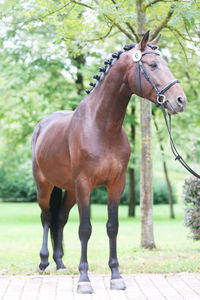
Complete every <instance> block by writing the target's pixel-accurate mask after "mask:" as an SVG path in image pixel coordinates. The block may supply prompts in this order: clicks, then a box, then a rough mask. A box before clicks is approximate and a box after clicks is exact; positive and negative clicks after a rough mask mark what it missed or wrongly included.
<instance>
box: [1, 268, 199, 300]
mask: <svg viewBox="0 0 200 300" xmlns="http://www.w3.org/2000/svg"><path fill="white" fill-rule="evenodd" d="M123 278H124V280H125V282H126V285H127V289H126V290H125V291H111V290H110V289H109V280H110V276H108V275H90V279H91V283H92V286H93V288H94V293H93V294H92V295H80V294H77V293H76V284H77V281H78V276H70V275H38V276H0V300H79V299H86V300H87V299H88V300H90V299H91V300H107V299H108V300H114V299H115V300H131V299H133V300H145V299H148V300H162V299H167V300H179V299H186V300H196V299H199V300H200V273H180V274H134V275H123Z"/></svg>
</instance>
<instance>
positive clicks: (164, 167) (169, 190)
mask: <svg viewBox="0 0 200 300" xmlns="http://www.w3.org/2000/svg"><path fill="white" fill-rule="evenodd" d="M153 116H154V118H153V120H154V125H155V128H156V132H157V135H158V141H159V145H160V152H161V156H162V161H163V170H164V175H165V180H166V183H167V192H168V201H169V211H170V218H171V219H174V218H175V214H174V206H173V199H172V187H171V183H170V180H169V176H168V170H167V164H166V161H165V157H164V147H163V145H162V140H161V138H160V136H159V132H158V124H157V122H156V119H155V115H154V113H153Z"/></svg>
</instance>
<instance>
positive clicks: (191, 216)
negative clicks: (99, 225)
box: [183, 177, 200, 240]
mask: <svg viewBox="0 0 200 300" xmlns="http://www.w3.org/2000/svg"><path fill="white" fill-rule="evenodd" d="M183 194H184V204H185V206H186V207H185V217H184V221H185V226H186V227H189V229H190V235H189V236H190V237H191V238H193V239H194V240H200V179H197V178H195V177H191V178H189V179H186V180H185V184H184V186H183Z"/></svg>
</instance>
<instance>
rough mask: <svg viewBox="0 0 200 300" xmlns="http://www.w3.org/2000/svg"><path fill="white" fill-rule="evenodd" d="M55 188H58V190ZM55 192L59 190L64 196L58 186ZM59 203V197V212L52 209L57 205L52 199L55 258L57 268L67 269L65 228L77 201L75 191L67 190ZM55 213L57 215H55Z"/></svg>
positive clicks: (52, 231) (52, 233)
mask: <svg viewBox="0 0 200 300" xmlns="http://www.w3.org/2000/svg"><path fill="white" fill-rule="evenodd" d="M55 189H57V191H56V190H55ZM55 192H57V196H58V197H62V194H61V190H60V192H59V189H58V188H54V190H53V192H52V194H53V193H55ZM59 193H60V195H59ZM58 197H57V198H58ZM51 200H53V199H52V196H51ZM54 200H56V199H54ZM58 203H59V199H57V203H56V205H57V212H56V210H55V211H53V210H52V208H53V207H54V206H55V205H52V201H51V202H50V209H51V214H52V224H51V236H52V243H53V259H54V261H55V263H56V268H57V270H66V267H65V265H64V264H63V261H62V258H63V245H62V244H63V229H64V226H65V224H66V222H67V220H68V216H69V212H70V209H71V208H72V206H73V205H74V204H75V203H76V199H75V193H74V191H66V192H65V194H64V197H63V199H61V203H60V205H58ZM55 213H56V214H57V215H54V214H55ZM53 216H54V217H53Z"/></svg>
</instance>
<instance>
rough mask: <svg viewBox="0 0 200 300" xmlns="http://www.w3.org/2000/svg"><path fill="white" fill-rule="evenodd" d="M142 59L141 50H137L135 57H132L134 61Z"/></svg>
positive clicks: (134, 53)
mask: <svg viewBox="0 0 200 300" xmlns="http://www.w3.org/2000/svg"><path fill="white" fill-rule="evenodd" d="M141 57H142V52H141V51H140V50H135V51H134V52H133V56H132V59H133V61H134V62H138V61H139V60H140V59H141Z"/></svg>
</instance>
